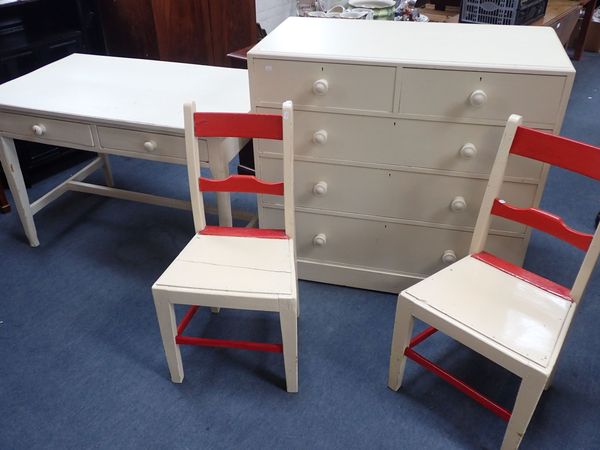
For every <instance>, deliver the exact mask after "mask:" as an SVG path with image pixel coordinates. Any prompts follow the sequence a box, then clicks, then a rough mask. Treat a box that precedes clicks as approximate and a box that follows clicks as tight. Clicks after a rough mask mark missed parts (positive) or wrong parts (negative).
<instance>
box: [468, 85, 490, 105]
mask: <svg viewBox="0 0 600 450" xmlns="http://www.w3.org/2000/svg"><path fill="white" fill-rule="evenodd" d="M486 102H487V94H486V93H485V92H483V91H482V90H481V89H477V90H476V91H473V92H471V95H469V103H470V104H471V106H475V107H479V106H483V105H485V103H486Z"/></svg>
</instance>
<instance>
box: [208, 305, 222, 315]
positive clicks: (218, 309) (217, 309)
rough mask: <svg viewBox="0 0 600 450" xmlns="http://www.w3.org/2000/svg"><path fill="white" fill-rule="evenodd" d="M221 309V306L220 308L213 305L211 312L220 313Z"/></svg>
mask: <svg viewBox="0 0 600 450" xmlns="http://www.w3.org/2000/svg"><path fill="white" fill-rule="evenodd" d="M220 311H221V308H219V307H218V306H212V307H211V308H210V312H211V313H213V314H219V312H220Z"/></svg>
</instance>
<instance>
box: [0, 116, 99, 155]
mask: <svg viewBox="0 0 600 450" xmlns="http://www.w3.org/2000/svg"><path fill="white" fill-rule="evenodd" d="M0 130H1V131H3V132H5V133H10V134H15V135H19V136H23V137H24V138H25V139H26V140H33V141H40V142H44V141H52V142H57V143H60V142H62V143H64V144H65V145H68V144H77V145H83V146H86V147H93V146H94V140H93V138H92V131H91V128H90V126H89V125H87V124H84V123H77V122H68V121H64V120H53V119H47V118H43V117H35V116H25V115H21V114H8V113H1V114H0Z"/></svg>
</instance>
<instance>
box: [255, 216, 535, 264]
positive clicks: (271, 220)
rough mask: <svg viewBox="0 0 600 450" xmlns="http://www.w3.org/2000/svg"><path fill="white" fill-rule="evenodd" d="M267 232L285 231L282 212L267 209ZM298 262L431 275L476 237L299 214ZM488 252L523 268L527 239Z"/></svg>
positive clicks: (500, 242) (503, 240) (506, 240)
mask: <svg viewBox="0 0 600 450" xmlns="http://www.w3.org/2000/svg"><path fill="white" fill-rule="evenodd" d="M260 221H261V227H267V228H277V227H282V226H283V223H282V222H283V215H282V214H281V210H280V209H275V208H264V209H263V211H262V214H261V216H260ZM296 230H297V231H296V234H297V236H296V246H297V252H298V257H299V258H303V259H310V260H315V261H321V262H331V263H339V264H346V265H354V266H360V267H365V268H373V269H379V270H386V271H393V272H407V273H411V274H415V275H423V276H426V275H430V274H432V273H434V272H436V271H438V270H440V269H442V268H443V267H445V266H446V265H447V264H448V263H450V262H452V261H453V260H455V259H457V258H462V257H464V256H466V255H467V254H468V250H469V245H470V242H471V233H469V232H466V231H456V230H443V229H437V228H432V227H424V226H413V225H408V224H398V223H388V222H383V221H376V220H362V219H355V218H348V217H340V216H331V215H326V214H312V213H307V212H296ZM486 250H488V251H490V252H492V253H494V254H495V255H497V256H499V257H502V258H505V259H508V260H509V261H511V262H513V263H514V264H522V262H523V258H524V255H525V240H524V239H522V238H517V237H507V236H495V235H491V236H490V237H489V239H488V245H487V246H486Z"/></svg>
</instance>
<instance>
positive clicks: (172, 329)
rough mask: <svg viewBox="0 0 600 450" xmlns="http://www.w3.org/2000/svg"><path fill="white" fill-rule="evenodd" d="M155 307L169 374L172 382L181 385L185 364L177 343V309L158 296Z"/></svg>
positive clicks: (155, 299)
mask: <svg viewBox="0 0 600 450" xmlns="http://www.w3.org/2000/svg"><path fill="white" fill-rule="evenodd" d="M154 306H155V307H156V317H157V318H158V326H159V327H160V335H161V337H162V341H163V347H164V348H165V355H166V356H167V364H168V365H169V372H171V381H173V383H181V382H182V381H183V363H182V361H181V352H180V351H179V345H177V344H176V343H175V336H176V335H177V322H176V320H175V308H174V307H173V304H172V303H170V302H168V301H163V300H159V299H157V298H156V294H154Z"/></svg>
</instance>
